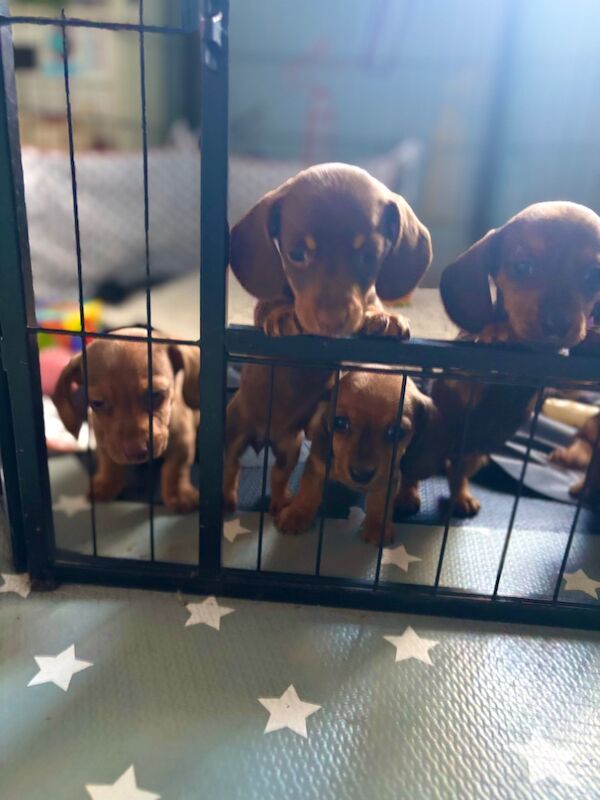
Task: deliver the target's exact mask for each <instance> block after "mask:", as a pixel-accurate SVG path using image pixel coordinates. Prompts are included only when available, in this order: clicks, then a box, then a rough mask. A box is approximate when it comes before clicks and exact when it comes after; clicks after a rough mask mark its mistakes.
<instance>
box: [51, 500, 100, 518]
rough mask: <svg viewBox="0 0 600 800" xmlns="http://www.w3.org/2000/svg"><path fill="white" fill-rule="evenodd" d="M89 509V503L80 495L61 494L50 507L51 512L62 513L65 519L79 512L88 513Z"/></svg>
mask: <svg viewBox="0 0 600 800" xmlns="http://www.w3.org/2000/svg"><path fill="white" fill-rule="evenodd" d="M90 507H91V506H90V501H89V500H88V499H87V497H84V495H82V494H75V495H73V494H61V496H60V497H59V498H58V500H57V501H56V503H54V505H53V506H52V510H53V511H62V512H63V513H64V514H66V515H67V517H74V516H75V514H79V512H80V511H89V510H90Z"/></svg>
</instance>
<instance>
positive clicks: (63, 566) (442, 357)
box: [0, 0, 600, 628]
mask: <svg viewBox="0 0 600 800" xmlns="http://www.w3.org/2000/svg"><path fill="white" fill-rule="evenodd" d="M184 11H185V13H184V14H183V17H182V24H181V26H179V27H165V26H162V27H161V26H155V25H148V24H146V23H145V21H144V2H143V0H140V3H139V19H138V21H137V22H136V23H130V24H125V23H105V22H92V21H88V20H81V19H74V18H68V17H66V16H65V15H64V13H63V14H62V15H61V16H60V17H58V18H56V19H55V18H41V17H15V16H13V17H11V16H9V15H8V13H6V14H5V15H4V16H1V17H0V56H1V70H2V72H1V81H0V93H1V96H0V247H1V253H2V255H1V262H2V263H1V269H0V311H1V315H0V320H1V325H2V351H1V352H2V364H3V367H4V371H5V373H6V379H7V380H6V387H4V388H5V389H6V391H5V392H3V400H4V409H3V429H4V434H3V438H2V447H3V454H4V459H3V463H4V468H5V471H6V470H7V469H8V470H10V473H11V478H12V479H14V477H15V475H14V472H15V470H16V477H17V478H18V481H17V483H18V487H17V488H18V492H17V491H12V492H11V495H12V498H13V500H12V508H11V511H12V517H13V529H14V536H15V545H16V547H15V557H16V560H17V562H20V564H18V565H19V566H25V565H26V567H27V569H28V570H29V571H30V573H31V575H32V577H33V578H34V579H35V580H37V581H40V582H48V583H50V584H52V583H53V582H54V581H63V580H64V581H92V582H98V583H115V584H122V585H139V586H145V587H156V588H178V589H182V590H185V591H194V592H203V593H216V594H230V595H240V596H248V597H263V598H272V599H279V600H286V601H298V602H316V603H323V604H333V605H348V606H360V607H370V608H378V609H401V610H406V611H415V612H427V613H433V614H445V615H453V616H464V617H473V618H486V619H497V620H506V621H523V622H534V623H547V624H556V625H567V626H575V627H589V628H597V627H600V605H598V603H597V602H594V601H593V600H592V601H589V602H583V601H582V602H573V601H572V600H571V599H570V598H569V597H565V596H564V593H562V588H561V587H562V582H563V574H564V573H565V571H566V569H567V566H568V565H569V563H570V562H569V558H570V555H571V551H572V546H573V542H574V541H575V539H576V537H577V536H578V535H579V528H578V526H579V525H580V523H581V520H582V517H583V515H589V514H590V512H588V510H587V509H585V508H584V506H583V504H582V501H581V500H580V501H579V502H578V503H577V505H576V506H574V507H568V506H561V509H562V511H561V514H560V515H559V516H560V519H561V520H562V522H561V526H562V528H561V530H560V531H558V532H555V536H554V540H553V542H554V543H553V546H555V545H556V541H557V540H558V539H560V545H561V555H560V557H559V558H558V559H556V560H555V562H554V563H553V566H552V569H551V575H550V578H547V579H546V584H545V586H544V587H542V589H539V590H538V591H536V589H535V588H532V589H528V588H527V587H526V588H524V589H523V588H521V590H519V591H516V590H514V589H513V590H512V591H503V589H502V578H503V574H504V572H505V570H506V565H507V555H508V553H509V550H510V545H511V541H513V539H514V536H515V532H516V531H517V530H518V528H519V525H518V517H519V509H520V507H521V504H522V502H523V491H524V477H525V474H526V470H527V468H528V464H529V459H530V452H531V447H532V441H533V438H534V434H535V430H536V425H537V420H538V414H539V411H540V407H541V404H540V403H539V402H538V404H537V407H536V413H535V414H534V417H533V419H532V421H531V422H530V427H529V433H528V435H527V436H526V438H525V441H524V445H523V449H524V452H525V458H524V460H523V466H522V468H521V471H520V476H519V479H518V480H517V481H516V488H514V489H513V495H512V497H511V498H510V503H509V504H508V505H507V506H506V508H507V509H508V513H507V515H506V519H505V522H504V530H503V532H502V535H501V536H500V538H499V540H498V543H499V544H498V546H497V547H496V551H495V556H497V558H496V560H495V564H494V566H493V570H492V571H491V572H490V573H489V575H490V581H489V584H488V585H487V587H485V588H475V589H473V587H472V586H471V587H469V585H464V586H460V585H458V584H456V585H452V584H451V583H450V584H448V582H447V581H446V580H445V578H444V570H445V566H446V564H445V559H446V560H447V559H448V558H449V553H450V551H451V550H452V547H453V543H455V542H456V541H457V539H456V536H457V532H458V533H460V532H461V531H463V532H466V533H465V535H467V534H469V532H470V533H471V534H472V533H473V532H474V531H475V532H476V531H477V530H478V529H477V528H473V527H471V528H469V527H465V528H464V529H462V528H460V527H457V528H453V527H452V522H451V515H450V511H451V509H449V510H448V511H447V512H446V513H445V515H444V518H443V521H442V524H441V525H438V528H437V534H436V536H437V538H436V539H435V547H434V550H435V552H436V556H435V559H434V562H433V564H432V570H431V572H430V576H429V579H421V580H416V581H414V582H408V581H397V580H392V579H390V578H389V574H388V573H385V575H384V569H383V564H382V562H383V558H382V556H383V543H381V544H380V546H379V550H378V552H376V551H375V550H374V549H372V551H370V552H372V555H371V556H369V557H370V559H371V566H370V568H369V569H368V570H366V571H363V572H361V571H360V569H359V570H358V573H357V572H356V571H354V573H352V570H351V571H350V573H352V574H343V572H342V573H339V572H338V573H336V571H335V570H332V569H330V568H327V567H326V565H325V562H324V557H325V556H324V536H326V535H327V533H326V531H325V526H324V519H325V517H324V512H322V514H321V521H320V524H318V525H317V534H316V537H315V539H313V545H314V552H312V555H311V556H310V558H309V559H308V562H309V563H310V566H309V568H307V569H305V571H304V572H302V573H299V572H297V571H295V570H294V569H293V567H292V568H287V567H283V568H279V569H275V568H274V566H273V564H272V563H271V564H270V563H268V562H267V560H266V559H265V557H264V553H265V545H264V540H265V537H266V526H267V520H266V513H265V511H264V508H265V507H264V499H265V492H266V485H267V473H268V456H267V454H265V455H264V456H263V460H261V461H260V462H259V468H258V473H257V474H258V475H259V483H260V492H259V494H260V498H259V502H258V504H255V506H254V508H255V509H256V508H257V509H259V511H258V513H257V516H256V517H255V520H256V526H257V530H256V531H254V534H256V535H255V536H254V538H253V549H252V551H251V554H250V556H249V559H248V560H247V561H246V562H245V563H237V564H236V563H235V559H234V561H233V562H232V561H231V560H227V559H225V558H224V550H223V547H224V541H223V510H222V506H223V503H222V490H221V485H222V473H223V439H224V416H225V407H226V399H227V392H226V388H227V374H228V366H231V365H233V364H239V363H243V362H257V363H263V364H267V365H274V368H275V369H276V368H277V366H283V365H286V364H294V365H298V364H301V365H302V366H303V367H307V368H310V367H314V368H323V367H326V368H329V369H331V370H332V371H333V372H337V374H338V376H339V370H340V368H342V367H343V368H344V369H356V368H358V367H359V366H360V365H361V364H362V365H364V364H368V365H369V368H370V369H377V368H381V367H385V368H387V369H390V368H391V369H395V370H397V371H398V372H399V373H401V374H403V375H412V376H415V377H417V378H427V377H432V376H433V377H435V376H439V375H442V374H450V373H451V374H452V375H457V376H463V377H465V376H467V377H469V378H471V379H476V380H479V381H481V382H484V383H485V382H489V383H510V384H520V385H528V386H532V387H535V388H536V389H537V390H539V391H540V392H541V393H542V395H543V392H544V391H545V390H546V389H547V388H548V387H572V386H577V385H579V386H580V385H582V384H585V385H586V386H588V387H589V386H590V384H594V383H597V381H598V377H599V376H598V366H597V363H598V362H597V361H594V359H592V358H590V357H584V356H580V355H576V356H570V357H568V358H567V357H563V356H559V355H553V354H549V353H545V352H540V353H532V352H527V351H525V350H518V349H508V348H490V347H484V346H481V345H478V346H471V345H464V344H455V343H445V342H437V341H435V342H434V341H412V342H410V343H406V344H398V343H397V342H395V341H390V340H368V339H362V338H354V339H321V338H319V337H302V338H299V337H294V338H267V337H265V336H264V335H263V334H262V333H261V332H259V331H258V330H256V329H252V328H245V327H233V326H230V327H227V326H226V266H227V260H228V255H227V223H226V217H227V159H228V153H227V124H228V119H227V96H228V92H227V89H228V68H227V67H228V47H227V45H228V41H227V32H228V4H227V0H203V2H202V3H201V4H198V3H196V2H191V3H187V4H184ZM17 24H31V25H52V26H57V27H58V28H59V29H60V30H61V31H62V32H63V43H64V52H63V58H64V88H65V109H66V121H67V130H68V134H69V154H70V166H71V179H72V180H71V182H72V194H73V222H74V229H75V241H76V249H77V253H76V255H77V274H78V286H79V305H80V327H79V329H78V330H76V331H72V332H71V333H70V334H68V335H70V336H74V337H77V338H79V339H80V340H81V343H82V349H83V353H84V359H85V352H86V340H87V339H90V338H91V339H93V338H95V337H96V338H102V337H104V338H135V337H124V336H123V335H122V334H118V333H104V334H95V333H89V332H87V331H85V324H84V323H85V317H84V309H83V299H84V298H83V275H82V261H83V259H82V249H81V243H80V235H79V219H78V195H77V158H76V153H75V148H74V143H73V125H72V116H71V103H70V87H69V77H70V73H69V54H68V48H67V46H66V37H65V31H66V29H67V28H68V27H69V26H83V27H90V28H92V27H93V28H99V29H103V30H115V31H119V30H127V31H132V32H134V33H137V34H138V37H139V39H138V41H139V58H140V76H141V85H140V94H141V107H142V119H141V125H142V146H143V169H144V225H145V242H146V275H147V278H148V286H147V311H148V318H147V326H148V335H147V337H141V338H140V339H139V340H140V341H144V342H147V344H148V348H149V350H150V348H151V347H152V345H153V344H155V343H161V342H163V343H164V342H169V341H173V340H166V339H163V338H161V337H160V336H158V335H156V334H155V333H154V332H153V330H152V319H151V302H150V280H149V279H150V273H151V252H150V248H149V237H148V233H149V202H150V201H151V198H149V192H148V145H147V135H146V130H147V123H146V83H145V81H146V76H145V50H144V43H145V40H146V38H147V37H149V36H175V37H186V36H193V35H197V34H198V32H199V33H200V35H199V41H200V42H201V45H200V46H201V54H202V59H201V186H200V191H201V197H202V198H203V199H204V200H205V202H203V203H202V204H201V269H200V289H201V292H200V312H201V313H200V338H199V340H196V339H195V338H192V339H190V340H183V341H181V342H180V343H184V344H191V345H193V346H195V347H201V352H202V369H201V378H200V396H201V415H202V416H201V425H200V429H199V436H198V453H199V457H198V481H199V488H200V497H201V502H200V511H199V518H198V524H197V526H195V542H196V553H195V557H194V563H185V564H183V563H175V562H172V561H169V560H168V559H166V558H163V557H161V556H160V554H159V553H158V552H157V549H156V547H155V533H156V531H155V528H156V525H155V509H154V495H153V494H152V492H151V496H150V502H149V523H148V531H149V533H148V536H149V553H148V557H147V558H131V557H127V556H126V555H122V554H121V555H120V556H115V555H110V554H107V553H103V552H102V547H101V546H100V544H99V538H100V537H101V531H100V530H99V527H98V519H97V514H98V508H97V504H94V503H93V501H92V506H91V510H90V514H91V527H90V532H91V537H90V538H91V541H90V542H89V547H88V549H87V551H85V552H76V551H75V550H72V549H69V548H68V547H65V546H64V542H57V540H56V538H55V528H54V523H53V513H52V500H51V486H50V478H49V469H48V463H49V462H48V454H47V451H46V444H45V435H44V421H43V412H42V391H41V381H40V370H39V362H38V352H37V336H38V334H39V333H40V332H43V331H46V332H47V331H48V330H50V329H49V328H48V327H44V326H40V325H39V324H38V321H37V320H36V312H35V303H34V296H33V287H32V276H31V264H30V258H29V247H28V235H27V219H26V208H25V202H24V188H23V176H22V168H21V154H20V145H19V134H18V120H17V100H16V90H15V74H14V65H13V50H12V41H11V28H10V26H11V25H17ZM52 330H53V332H54V333H57V334H58V333H60V334H62V333H64V331H62V330H58V329H57V330H54V329H52ZM362 368H363V369H364V368H365V367H362ZM272 374H273V370H271V375H272ZM0 388H2V387H0ZM90 464H91V459H90ZM12 482H14V480H13V481H11V480H10V479H9V480H8V481H7V483H12ZM7 488H10V487H7ZM388 500H389V498H388ZM566 515H568V517H569V521H568V522H565V520H566V519H567V516H566ZM588 522H589V521H588ZM540 524H541V527H542V528H544V526H545V524H546V523H545V522H542V523H540ZM590 525H591V527H590ZM593 527H594V522H593V521H592V522H591V523H589V524H588V526H587V532H586V534H585V535H586V536H587V537H588V539H589V540H590V541H592V540H593V539H594V531H593ZM538 528H539V526H538ZM423 530H424V529H423ZM538 533H539V530H538ZM597 533H599V534H600V530H598V531H597ZM477 535H479V534H477ZM481 537H484V534H481ZM481 537H480V538H481ZM533 538H534V539H535V536H534V537H533ZM545 546H546V545H545V544H543V543H541V544H540V545H539V548H538V549H541V550H543V549H544V547H545ZM339 547H343V544H342V545H339V544H338V548H339ZM365 547H366V545H365ZM483 549H484V550H485V545H484V548H483ZM492 549H493V548H492ZM338 552H339V551H338ZM365 552H366V551H365ZM480 553H481V550H480ZM334 556H335V554H334ZM458 557H459V560H460V552H459V554H458ZM25 558H26V560H25ZM359 560H360V559H359ZM417 560H418V559H417ZM525 561H526V562H527V559H525ZM527 568H528V563H525V565H524V570H525V577H527ZM538 588H539V587H538Z"/></svg>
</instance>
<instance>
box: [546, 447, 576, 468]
mask: <svg viewBox="0 0 600 800" xmlns="http://www.w3.org/2000/svg"><path fill="white" fill-rule="evenodd" d="M548 461H549V462H550V463H551V464H560V465H561V467H570V466H572V464H571V459H570V458H569V451H568V449H567V448H566V447H557V448H556V450H553V451H552V452H551V453H550V455H549V456H548Z"/></svg>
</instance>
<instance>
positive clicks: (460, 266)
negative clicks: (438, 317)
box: [403, 202, 600, 516]
mask: <svg viewBox="0 0 600 800" xmlns="http://www.w3.org/2000/svg"><path fill="white" fill-rule="evenodd" d="M490 284H492V286H493V288H494V294H495V296H494V294H493V293H492V290H491V288H490ZM440 290H441V294H442V299H443V301H444V305H445V307H446V310H447V312H448V315H449V316H450V318H451V319H452V321H453V322H455V323H456V324H457V325H458V326H459V327H460V328H461V329H462V330H463V334H462V335H461V337H460V338H463V339H465V338H466V339H470V340H472V341H479V342H487V343H500V342H506V343H519V344H526V345H532V346H535V347H545V348H550V349H553V350H557V351H558V350H560V349H562V348H571V347H574V346H575V345H577V344H578V343H579V342H581V341H582V340H583V339H584V337H585V336H586V325H587V322H588V320H589V319H590V317H591V315H592V312H593V310H594V307H595V305H596V304H597V303H598V302H599V301H600V218H599V217H598V215H597V214H595V213H594V212H593V211H591V210H590V209H589V208H586V207H585V206H581V205H578V204H576V203H569V202H545V203H536V204H535V205H532V206H529V207H528V208H526V209H525V210H524V211H521V212H520V213H519V214H517V215H516V216H514V217H512V219H510V220H509V221H508V222H507V223H506V224H505V225H503V226H502V227H501V228H498V229H496V230H492V231H490V232H489V233H487V234H486V236H484V237H483V239H481V240H480V241H478V242H477V243H476V244H474V245H473V246H472V247H470V248H469V249H468V250H467V251H466V252H465V253H464V254H463V255H462V256H460V258H458V259H457V260H456V261H455V262H454V263H453V264H450V265H449V266H448V267H446V269H445V270H444V272H443V274H442V280H441V285H440ZM432 398H433V400H434V402H435V404H436V405H437V406H438V407H439V409H440V412H441V414H442V416H443V418H444V420H445V428H446V434H445V436H444V437H441V438H440V440H439V442H438V443H437V445H436V443H435V442H434V443H433V444H434V446H435V449H436V450H437V451H438V453H439V458H437V459H435V458H434V459H433V461H434V462H435V461H437V466H438V467H440V466H443V465H444V464H445V463H446V462H449V472H448V476H449V482H450V491H451V496H452V498H453V500H454V510H455V513H456V514H457V515H459V516H472V515H474V514H476V513H477V512H478V510H479V508H480V504H479V502H478V501H477V499H476V498H475V497H474V496H473V495H472V494H471V492H470V489H469V484H468V478H469V477H470V476H471V475H473V474H474V473H475V472H476V471H477V469H478V468H479V467H480V466H481V464H482V461H483V457H484V455H485V454H486V453H489V452H490V451H491V450H493V449H495V448H497V447H499V446H501V445H502V444H503V443H504V442H505V441H506V439H507V438H509V437H510V436H511V435H512V434H513V433H514V431H515V430H516V429H517V428H518V427H519V425H521V424H522V423H523V422H524V421H525V420H526V419H527V416H528V413H529V412H530V411H531V409H532V408H533V405H534V403H535V391H534V390H533V389H529V388H524V387H511V386H495V385H485V384H482V383H477V382H476V381H472V382H465V381H458V380H456V381H454V380H441V379H440V380H437V381H436V382H435V383H434V386H433V390H432ZM469 404H471V409H472V410H471V416H470V423H469V428H468V433H467V437H466V441H465V448H464V457H463V459H461V463H460V464H459V463H458V462H457V452H458V450H459V448H460V439H461V435H462V430H463V425H464V421H465V414H466V410H467V407H468V406H469ZM431 464H432V459H431V454H427V455H426V456H425V455H424V454H421V457H419V454H415V457H413V458H411V459H410V463H409V464H407V469H406V471H405V472H404V474H403V483H404V482H405V485H404V488H403V492H404V494H405V496H406V497H405V499H406V508H407V511H409V510H410V511H415V510H417V508H418V505H419V503H418V485H417V482H418V480H419V479H421V478H425V477H427V476H428V475H429V474H431V472H430V470H431ZM411 482H412V483H411Z"/></svg>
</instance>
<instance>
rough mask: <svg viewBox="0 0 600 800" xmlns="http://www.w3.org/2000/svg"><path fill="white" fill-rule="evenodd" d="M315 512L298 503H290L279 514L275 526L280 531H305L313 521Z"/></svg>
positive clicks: (296, 532)
mask: <svg viewBox="0 0 600 800" xmlns="http://www.w3.org/2000/svg"><path fill="white" fill-rule="evenodd" d="M314 518H315V512H314V510H313V509H312V508H307V507H306V506H303V505H301V504H300V503H291V504H290V505H289V506H288V507H287V508H284V509H283V511H282V512H281V513H280V514H279V516H278V518H277V527H278V528H279V530H280V531H281V532H282V533H295V534H298V533H305V532H306V531H307V530H308V529H309V528H310V526H311V525H312V523H313V520H314Z"/></svg>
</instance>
